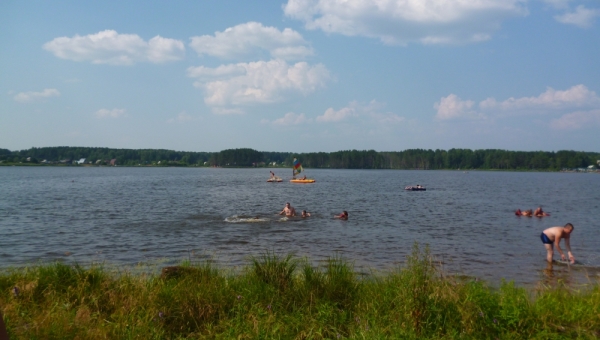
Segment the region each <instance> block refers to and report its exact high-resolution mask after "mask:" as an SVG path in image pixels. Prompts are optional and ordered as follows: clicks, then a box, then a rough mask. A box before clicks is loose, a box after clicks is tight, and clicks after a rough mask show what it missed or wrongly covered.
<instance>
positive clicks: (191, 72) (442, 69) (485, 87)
mask: <svg viewBox="0 0 600 340" xmlns="http://www.w3.org/2000/svg"><path fill="white" fill-rule="evenodd" d="M599 25H600V3H599V2H598V1H595V0H594V1H593V0H588V1H586V0H537V1H533V0H532V1H522V0H402V1H401V0H397V1H393V0H331V1H325V0H288V1H227V0H220V1H171V2H159V1H152V2H150V1H102V2H97V1H96V2H91V1H52V2H49V1H11V0H8V1H3V2H1V3H0V57H1V60H2V62H1V63H0V131H1V132H0V148H8V149H11V150H19V149H26V148H30V147H43V146H100V147H111V148H163V149H174V150H183V151H220V150H223V149H228V148H243V147H249V148H254V149H257V150H261V151H292V152H311V151H337V150H347V149H359V150H364V149H375V150H378V151H400V150H405V149H410V148H426V149H430V148H431V149H437V148H439V149H450V148H469V149H487V148H499V149H509V150H526V151H528V150H546V151H553V150H555V151H556V150H564V149H573V150H583V151H600V147H599V145H600V143H599V142H598V137H599V136H600V133H599V132H600V30H599Z"/></svg>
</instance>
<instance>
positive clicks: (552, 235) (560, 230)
mask: <svg viewBox="0 0 600 340" xmlns="http://www.w3.org/2000/svg"><path fill="white" fill-rule="evenodd" d="M573 229H575V227H573V225H572V224H571V223H567V224H565V226H564V227H551V228H548V229H546V230H544V231H543V232H542V234H541V235H540V238H541V239H542V243H544V247H546V252H547V253H546V260H547V261H548V262H552V258H553V257H554V245H555V244H556V249H557V250H558V252H559V253H560V258H561V259H562V260H565V253H563V251H562V249H560V239H561V238H563V239H565V246H566V247H567V253H568V255H569V261H571V263H575V256H573V253H572V252H571V233H572V232H573Z"/></svg>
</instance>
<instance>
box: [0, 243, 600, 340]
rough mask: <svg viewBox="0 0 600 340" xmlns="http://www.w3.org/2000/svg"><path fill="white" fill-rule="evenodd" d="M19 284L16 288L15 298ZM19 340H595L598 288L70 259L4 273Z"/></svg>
mask: <svg viewBox="0 0 600 340" xmlns="http://www.w3.org/2000/svg"><path fill="white" fill-rule="evenodd" d="M13 287H18V290H19V292H18V294H17V295H15V294H14V292H13ZM0 309H1V310H2V312H3V314H4V318H5V322H6V325H7V328H8V332H9V336H10V338H11V339H106V338H109V339H130V338H139V339H182V338H194V339H196V338H214V339H343V338H356V339H427V338H429V339H446V338H447V339H571V338H581V339H595V338H598V337H599V336H600V284H599V283H598V282H596V283H594V284H591V285H590V287H589V289H585V290H584V291H574V290H572V289H570V288H568V287H565V286H560V285H559V286H556V287H546V288H542V289H537V290H533V289H525V288H519V287H516V286H515V285H514V284H513V283H511V282H502V283H501V284H500V285H499V286H496V287H495V288H494V287H490V286H488V285H486V284H485V283H484V282H481V281H477V280H471V279H464V278H462V279H459V278H456V277H454V276H447V275H444V274H443V273H442V272H440V270H439V269H438V268H437V267H436V266H435V265H434V263H433V262H432V259H431V256H430V255H429V252H428V250H427V249H425V250H420V249H419V248H418V246H417V245H415V246H414V249H413V253H412V255H411V256H409V258H408V259H407V261H406V264H405V265H404V266H403V267H401V268H398V269H397V270H394V271H392V272H386V273H379V274H377V273H374V274H372V275H368V276H359V275H358V274H357V273H356V272H355V270H354V268H353V266H352V263H350V262H348V261H345V260H344V259H342V258H340V257H332V258H330V259H329V260H328V261H326V262H325V263H324V264H323V265H322V266H320V267H314V266H311V265H310V263H309V262H308V261H307V260H306V259H298V258H296V257H294V256H292V255H286V256H282V255H278V254H275V253H272V252H266V253H264V254H262V255H260V256H257V257H254V258H251V259H250V261H249V264H248V266H247V267H246V268H244V269H243V270H241V271H236V272H233V271H231V270H226V269H222V268H216V267H214V266H213V265H211V264H210V263H202V264H190V263H184V264H182V266H179V267H176V268H170V269H169V270H167V272H166V273H165V274H163V275H162V276H161V275H153V274H131V273H129V272H124V273H123V272H122V273H117V274H115V273H114V272H112V271H110V270H107V269H105V268H103V267H101V266H92V267H87V268H83V267H81V266H77V265H75V266H69V265H65V264H61V263H56V264H52V265H42V266H36V267H29V268H22V269H13V270H8V271H3V272H0Z"/></svg>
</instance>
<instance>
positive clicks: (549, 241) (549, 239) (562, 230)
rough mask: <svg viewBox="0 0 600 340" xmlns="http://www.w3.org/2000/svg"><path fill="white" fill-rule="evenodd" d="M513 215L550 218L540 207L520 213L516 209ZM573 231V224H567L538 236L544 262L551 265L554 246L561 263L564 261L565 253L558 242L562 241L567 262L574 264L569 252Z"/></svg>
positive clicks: (552, 228) (547, 230)
mask: <svg viewBox="0 0 600 340" xmlns="http://www.w3.org/2000/svg"><path fill="white" fill-rule="evenodd" d="M515 215H517V216H526V217H532V216H535V217H544V216H550V214H549V213H547V212H545V211H544V210H542V207H537V209H535V211H533V210H531V209H528V210H523V211H521V209H517V211H515ZM573 229H575V227H574V226H573V224H571V223H567V224H565V225H564V226H563V227H561V226H556V227H551V228H548V229H546V230H544V231H543V232H542V234H541V235H540V238H541V240H542V243H543V244H544V247H545V248H546V260H547V261H548V262H550V263H552V258H553V257H554V245H556V250H558V253H559V254H560V258H561V260H563V261H565V260H566V257H565V253H564V252H563V251H562V249H561V248H560V240H561V239H564V240H565V246H566V247H567V254H568V255H569V262H571V263H575V257H574V256H573V253H572V252H571V239H570V237H571V233H572V232H573Z"/></svg>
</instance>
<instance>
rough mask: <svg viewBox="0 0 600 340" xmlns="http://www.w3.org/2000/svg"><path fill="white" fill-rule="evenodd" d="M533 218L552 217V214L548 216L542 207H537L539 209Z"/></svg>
mask: <svg viewBox="0 0 600 340" xmlns="http://www.w3.org/2000/svg"><path fill="white" fill-rule="evenodd" d="M533 216H535V217H544V216H550V214H548V213H547V212H545V211H543V210H542V207H537V209H535V211H534V212H533Z"/></svg>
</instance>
